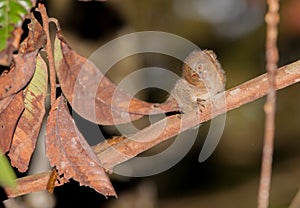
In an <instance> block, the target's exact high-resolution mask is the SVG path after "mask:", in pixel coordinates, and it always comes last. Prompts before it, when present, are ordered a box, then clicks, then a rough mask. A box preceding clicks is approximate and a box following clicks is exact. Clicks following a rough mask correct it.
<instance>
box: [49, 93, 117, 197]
mask: <svg viewBox="0 0 300 208" xmlns="http://www.w3.org/2000/svg"><path fill="white" fill-rule="evenodd" d="M46 154H47V156H48V158H49V160H50V163H51V165H52V166H55V167H56V169H57V171H58V173H59V175H60V176H61V177H62V178H61V180H62V182H66V181H68V180H69V179H71V178H73V179H74V180H76V181H78V182H79V183H80V185H85V186H89V187H92V188H94V189H95V190H96V191H97V192H99V193H101V194H103V195H104V196H116V193H115V191H114V188H113V187H112V185H111V183H110V180H109V178H108V176H107V175H106V173H105V172H104V169H103V168H102V167H101V166H100V163H99V160H98V158H97V157H96V156H95V154H94V152H93V151H92V149H91V147H90V146H89V145H88V143H87V142H86V140H85V139H84V138H83V136H82V135H81V133H80V132H79V130H78V129H77V127H76V125H75V122H74V120H73V119H72V117H71V115H70V114H69V112H68V109H67V105H66V102H65V101H64V98H63V97H62V96H61V97H59V98H58V99H57V100H56V102H55V104H54V105H53V106H52V108H51V110H50V114H49V117H48V121H47V127H46Z"/></svg>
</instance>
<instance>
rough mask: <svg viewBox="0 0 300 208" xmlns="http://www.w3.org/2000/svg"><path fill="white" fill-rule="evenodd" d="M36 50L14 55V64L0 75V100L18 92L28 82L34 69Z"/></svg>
mask: <svg viewBox="0 0 300 208" xmlns="http://www.w3.org/2000/svg"><path fill="white" fill-rule="evenodd" d="M36 55H37V52H36V51H33V52H30V53H28V54H25V55H19V54H18V55H14V58H13V59H14V66H12V68H11V69H10V71H9V72H8V73H5V74H2V75H1V76H0V100H2V99H3V98H6V97H8V96H10V95H13V94H15V93H17V92H19V91H20V90H21V89H22V88H23V87H24V86H25V85H27V84H28V82H29V81H30V79H31V78H32V76H33V73H34V69H35V61H36Z"/></svg>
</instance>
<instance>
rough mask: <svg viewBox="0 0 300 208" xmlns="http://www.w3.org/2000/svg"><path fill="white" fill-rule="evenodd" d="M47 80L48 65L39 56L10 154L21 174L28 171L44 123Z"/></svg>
mask: <svg viewBox="0 0 300 208" xmlns="http://www.w3.org/2000/svg"><path fill="white" fill-rule="evenodd" d="M47 79H48V75H47V65H46V63H45V62H44V60H43V59H42V57H41V56H38V57H37V61H36V70H35V73H34V75H33V77H32V79H31V81H30V83H29V85H28V86H27V87H26V89H25V90H24V93H25V101H24V103H25V110H24V112H23V114H22V115H21V117H20V120H19V122H18V124H17V128H16V130H15V133H14V136H13V140H12V144H11V148H10V152H9V154H8V156H9V157H10V159H11V164H12V166H14V167H17V168H18V170H19V171H20V172H25V171H26V170H27V169H28V165H29V162H30V158H31V155H32V153H33V151H34V149H35V145H36V141H37V137H38V135H39V132H40V128H41V125H42V122H43V118H44V115H45V98H46V95H47V84H48V81H47Z"/></svg>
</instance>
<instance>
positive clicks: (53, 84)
mask: <svg viewBox="0 0 300 208" xmlns="http://www.w3.org/2000/svg"><path fill="white" fill-rule="evenodd" d="M38 9H39V11H40V13H41V16H42V21H43V28H44V31H45V33H46V37H47V43H46V53H47V58H48V61H49V72H50V73H49V74H50V103H51V106H52V105H53V104H54V102H55V100H56V76H55V64H54V58H53V51H52V46H51V39H50V31H49V20H48V15H47V11H46V8H45V6H44V4H41V3H39V5H38Z"/></svg>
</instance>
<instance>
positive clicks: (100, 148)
mask: <svg viewBox="0 0 300 208" xmlns="http://www.w3.org/2000/svg"><path fill="white" fill-rule="evenodd" d="M296 82H300V60H299V61H296V62H294V63H292V64H289V65H287V66H284V67H282V68H280V69H279V70H278V71H277V76H276V90H279V89H282V88H285V87H287V86H290V85H292V84H294V83H296ZM268 89H269V83H268V79H267V74H264V75H261V76H259V77H256V78H254V79H252V80H250V81H248V82H245V83H243V84H241V85H239V86H237V87H234V88H232V89H230V90H227V91H226V108H225V109H224V108H223V109H221V110H219V111H218V112H217V113H215V114H212V113H211V109H209V108H205V109H203V111H202V114H201V117H200V118H199V119H196V120H195V116H194V115H189V114H187V115H186V116H185V119H186V122H185V126H184V128H181V129H180V130H181V131H180V132H182V131H184V130H186V129H189V128H192V127H194V126H196V125H198V124H199V123H203V122H205V121H208V120H210V119H212V118H213V117H215V116H217V115H219V114H222V113H226V112H227V111H229V110H232V109H235V108H238V107H240V106H241V105H244V104H246V103H250V102H252V101H254V100H257V99H258V98H260V97H263V96H265V95H266V94H267V93H268ZM165 120H167V126H166V128H165V129H164V131H163V133H162V134H161V135H160V136H159V137H155V138H152V139H150V142H138V141H136V140H135V141H133V140H131V138H132V137H130V138H127V139H121V140H120V142H116V143H113V144H111V145H108V144H107V143H106V142H104V143H100V144H98V145H96V146H94V147H93V149H94V151H95V153H96V154H97V156H98V158H99V160H100V161H101V163H102V164H104V165H105V166H104V168H106V169H108V170H111V169H112V168H113V167H114V166H116V165H117V164H120V163H122V162H124V161H126V160H129V159H130V158H132V157H134V156H135V155H137V154H139V153H141V152H143V151H146V150H148V149H150V148H151V147H153V146H154V145H156V144H158V143H160V142H162V141H165V140H167V139H169V138H171V137H172V136H174V135H176V134H178V133H180V132H179V131H178V128H177V126H178V125H180V124H181V121H180V119H179V118H178V117H177V116H170V117H167V118H165V119H163V120H162V121H159V122H157V123H155V124H154V125H151V126H149V127H147V128H145V129H143V130H142V131H140V132H138V133H137V134H135V135H134V137H135V138H139V137H140V138H143V136H144V135H147V133H149V132H152V131H155V130H156V129H155V128H156V126H157V125H160V124H161V122H166V121H165ZM148 139H149V138H148ZM113 149H114V151H112V150H113ZM126 149H130V150H131V152H130V154H127V155H128V157H127V158H124V157H119V155H120V154H118V152H117V151H115V150H119V151H120V152H121V153H126ZM49 177H50V172H47V173H43V174H42V175H36V176H35V175H33V176H27V177H23V178H19V179H17V184H18V187H22V188H21V191H20V192H17V193H14V192H12V191H11V190H9V189H8V188H6V187H5V191H6V193H7V196H8V197H9V198H12V197H15V196H19V195H22V194H27V193H31V192H36V191H41V190H46V187H47V183H48V180H49ZM31 183H34V186H31ZM56 185H58V184H56Z"/></svg>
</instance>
